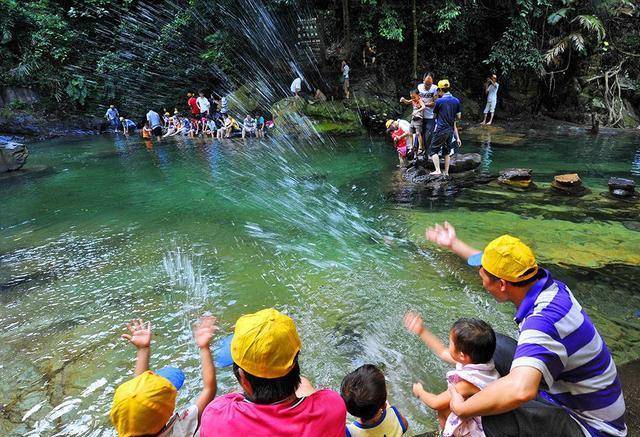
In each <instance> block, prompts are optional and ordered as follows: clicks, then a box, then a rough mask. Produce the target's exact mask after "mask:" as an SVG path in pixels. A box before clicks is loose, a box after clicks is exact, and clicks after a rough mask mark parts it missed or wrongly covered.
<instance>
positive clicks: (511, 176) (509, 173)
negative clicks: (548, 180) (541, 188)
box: [498, 168, 533, 188]
mask: <svg viewBox="0 0 640 437" xmlns="http://www.w3.org/2000/svg"><path fill="white" fill-rule="evenodd" d="M532 173H533V172H532V171H531V169H530V168H506V169H504V170H501V171H500V176H499V177H498V183H500V184H502V185H508V186H511V187H516V188H529V187H530V186H531V175H532Z"/></svg>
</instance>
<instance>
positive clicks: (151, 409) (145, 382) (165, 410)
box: [109, 316, 218, 437]
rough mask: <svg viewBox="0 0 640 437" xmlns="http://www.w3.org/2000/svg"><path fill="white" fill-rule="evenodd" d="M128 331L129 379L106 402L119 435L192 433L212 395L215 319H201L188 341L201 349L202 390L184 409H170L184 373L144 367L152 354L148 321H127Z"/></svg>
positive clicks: (168, 436) (177, 435)
mask: <svg viewBox="0 0 640 437" xmlns="http://www.w3.org/2000/svg"><path fill="white" fill-rule="evenodd" d="M127 328H128V330H129V334H123V335H122V338H124V339H126V340H127V341H129V342H130V343H131V344H133V345H134V346H135V347H136V349H137V353H136V367H135V370H134V375H135V376H134V378H133V379H130V380H128V381H126V382H124V383H122V384H121V385H119V386H118V388H117V389H116V391H115V393H114V395H113V404H112V405H111V413H110V414H109V417H110V418H111V423H113V426H114V427H115V429H116V432H117V433H118V435H121V436H142V435H144V436H161V437H183V436H193V435H194V434H195V433H196V432H197V430H198V423H199V420H200V417H201V416H202V413H203V411H204V410H205V407H206V406H207V404H208V403H209V402H211V401H212V400H213V398H214V397H215V396H216V390H217V384H216V368H215V365H214V362H213V358H212V356H211V350H210V346H209V345H210V343H211V339H212V337H213V335H214V334H215V332H216V331H217V329H218V327H217V326H216V319H215V318H214V317H211V316H204V317H202V318H200V320H199V321H198V323H197V324H196V325H195V326H194V330H193V339H194V340H195V343H196V346H197V347H198V349H199V350H200V363H201V367H202V383H203V385H204V388H203V389H202V392H201V393H200V395H199V396H198V397H197V398H196V400H195V403H193V404H192V405H191V406H189V407H188V408H186V409H184V410H182V411H180V412H174V409H175V407H176V397H177V394H178V390H180V388H181V387H182V385H183V383H184V379H185V378H184V373H183V372H182V371H181V370H180V369H178V368H175V367H163V368H162V369H160V370H157V371H151V370H149V357H150V356H151V323H150V322H146V323H145V322H144V321H143V320H142V319H139V320H133V321H132V322H131V323H130V324H127Z"/></svg>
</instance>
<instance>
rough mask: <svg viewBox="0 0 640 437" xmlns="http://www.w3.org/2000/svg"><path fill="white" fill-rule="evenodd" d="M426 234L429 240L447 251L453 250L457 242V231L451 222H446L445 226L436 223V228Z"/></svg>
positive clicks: (429, 229)
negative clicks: (452, 247)
mask: <svg viewBox="0 0 640 437" xmlns="http://www.w3.org/2000/svg"><path fill="white" fill-rule="evenodd" d="M425 234H426V237H427V240H429V241H431V242H433V243H436V244H437V245H438V246H441V247H444V248H447V249H451V246H452V245H453V243H455V241H456V230H455V228H454V227H453V226H451V224H450V223H449V222H444V224H443V225H440V224H439V223H436V225H435V226H434V227H429V228H427V231H426V233H425Z"/></svg>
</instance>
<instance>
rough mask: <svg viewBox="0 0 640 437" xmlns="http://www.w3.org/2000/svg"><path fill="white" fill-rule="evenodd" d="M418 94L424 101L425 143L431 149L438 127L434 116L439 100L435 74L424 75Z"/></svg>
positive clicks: (423, 131) (423, 127)
mask: <svg viewBox="0 0 640 437" xmlns="http://www.w3.org/2000/svg"><path fill="white" fill-rule="evenodd" d="M418 92H419V93H420V97H421V98H422V100H423V101H424V106H425V108H424V118H423V126H422V133H423V141H422V143H423V144H424V145H425V147H429V144H431V138H432V137H433V130H434V129H435V127H436V122H435V118H434V116H433V107H434V106H436V99H437V98H438V86H437V85H436V84H435V83H433V73H431V72H428V73H426V74H425V75H424V79H423V80H422V83H421V84H419V85H418Z"/></svg>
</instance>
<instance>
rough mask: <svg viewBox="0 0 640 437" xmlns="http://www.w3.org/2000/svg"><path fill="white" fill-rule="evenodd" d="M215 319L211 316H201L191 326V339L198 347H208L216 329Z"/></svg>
mask: <svg viewBox="0 0 640 437" xmlns="http://www.w3.org/2000/svg"><path fill="white" fill-rule="evenodd" d="M217 321H218V320H217V319H216V318H215V317H213V316H202V317H200V320H198V322H196V323H195V324H194V326H193V339H194V340H195V341H196V345H198V348H200V349H204V348H207V349H208V348H209V345H210V344H211V339H212V338H213V335H214V334H215V333H216V331H217V330H218V325H217V324H216V323H217Z"/></svg>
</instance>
